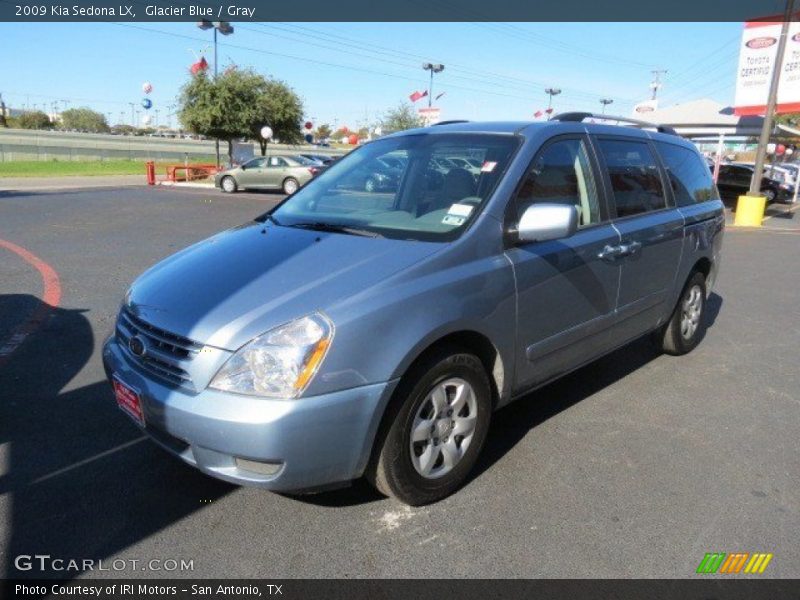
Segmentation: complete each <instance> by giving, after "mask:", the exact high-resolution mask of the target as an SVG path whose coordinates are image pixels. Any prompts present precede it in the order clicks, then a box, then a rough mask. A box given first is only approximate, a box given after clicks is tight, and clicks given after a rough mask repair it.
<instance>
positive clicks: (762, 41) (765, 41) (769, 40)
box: [745, 37, 778, 50]
mask: <svg viewBox="0 0 800 600" xmlns="http://www.w3.org/2000/svg"><path fill="white" fill-rule="evenodd" d="M777 41H778V40H776V39H775V38H774V37H757V38H753V39H752V40H750V41H749V42H747V44H745V45H746V46H747V47H748V48H751V49H753V50H760V49H761V48H769V47H770V46H772V44H775V43H777Z"/></svg>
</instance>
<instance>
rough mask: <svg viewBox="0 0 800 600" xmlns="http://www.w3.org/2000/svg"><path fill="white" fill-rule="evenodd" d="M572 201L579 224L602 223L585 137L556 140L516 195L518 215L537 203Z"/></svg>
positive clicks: (543, 152)
mask: <svg viewBox="0 0 800 600" xmlns="http://www.w3.org/2000/svg"><path fill="white" fill-rule="evenodd" d="M542 202H548V203H556V204H570V205H573V206H575V207H576V208H577V209H578V223H579V226H581V227H585V226H586V225H590V224H592V223H599V222H600V204H599V201H598V198H597V186H596V185H595V181H594V176H593V175H592V168H591V163H590V162H589V156H588V154H587V152H586V145H585V144H584V142H583V140H580V139H569V140H561V141H557V142H554V143H552V144H550V145H549V146H547V147H546V148H545V149H544V150H542V151H541V152H540V153H539V154H538V155H537V156H536V158H535V159H534V160H533V164H532V165H531V168H530V171H529V172H528V175H527V177H526V179H525V182H524V183H523V184H522V188H521V189H520V191H519V194H517V218H520V217H521V216H522V213H524V212H525V209H526V208H528V207H529V206H530V205H531V204H535V203H542Z"/></svg>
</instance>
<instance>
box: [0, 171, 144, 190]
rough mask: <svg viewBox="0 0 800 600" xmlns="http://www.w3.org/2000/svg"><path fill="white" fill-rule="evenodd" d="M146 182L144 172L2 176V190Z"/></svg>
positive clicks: (53, 188)
mask: <svg viewBox="0 0 800 600" xmlns="http://www.w3.org/2000/svg"><path fill="white" fill-rule="evenodd" d="M146 184H147V180H146V179H145V176H144V174H142V175H101V176H97V177H91V176H88V177H81V176H78V177H0V192H8V191H21V192H28V191H31V192H33V191H48V190H69V189H82V188H98V187H118V186H131V185H146Z"/></svg>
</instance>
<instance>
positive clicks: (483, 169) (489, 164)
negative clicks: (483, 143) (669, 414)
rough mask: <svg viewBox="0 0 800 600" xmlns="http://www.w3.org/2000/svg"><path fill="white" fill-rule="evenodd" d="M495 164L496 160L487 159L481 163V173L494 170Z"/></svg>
mask: <svg viewBox="0 0 800 600" xmlns="http://www.w3.org/2000/svg"><path fill="white" fill-rule="evenodd" d="M496 166H497V163H496V162H494V161H491V160H487V161H486V162H485V163H483V166H482V167H481V173H491V172H492V171H494V168H495V167H496Z"/></svg>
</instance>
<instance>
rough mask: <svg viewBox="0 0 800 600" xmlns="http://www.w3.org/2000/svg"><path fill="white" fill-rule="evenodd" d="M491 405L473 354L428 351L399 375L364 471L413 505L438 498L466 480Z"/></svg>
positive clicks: (485, 379) (485, 378)
mask: <svg viewBox="0 0 800 600" xmlns="http://www.w3.org/2000/svg"><path fill="white" fill-rule="evenodd" d="M491 412H492V393H491V387H490V384H489V378H488V376H487V374H486V370H485V369H484V367H483V364H482V363H481V361H480V360H479V359H478V358H477V357H476V356H474V355H473V354H468V353H465V352H462V351H459V350H457V349H454V348H450V349H442V350H439V351H437V352H435V353H433V354H430V355H429V356H428V357H427V358H426V359H425V360H423V361H421V362H420V363H418V364H417V365H416V366H415V367H414V368H412V370H411V371H410V372H409V373H408V374H407V376H406V377H404V378H403V381H401V383H400V385H399V387H398V389H397V391H396V393H395V396H394V398H393V400H392V403H391V404H390V406H389V409H388V411H387V415H386V418H385V420H384V425H383V427H382V430H381V432H380V433H379V437H378V440H377V441H376V445H375V450H374V453H373V457H372V460H371V461H370V466H369V467H368V469H367V478H368V479H369V480H370V481H371V482H372V483H373V485H375V487H377V488H378V490H379V491H381V492H382V493H383V494H385V495H387V496H393V497H395V498H397V499H398V500H400V501H401V502H404V503H406V504H410V505H412V506H420V505H423V504H429V503H431V502H436V501H437V500H441V499H442V498H444V497H446V496H448V495H450V494H451V493H453V492H454V491H455V490H456V489H458V488H459V487H460V486H461V485H462V484H463V483H464V481H465V480H466V478H467V476H468V475H469V472H470V471H471V470H472V467H473V466H474V464H475V461H476V460H477V458H478V455H479V454H480V451H481V448H482V447H483V443H484V440H485V439H486V433H487V431H488V429H489V422H490V419H491Z"/></svg>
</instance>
